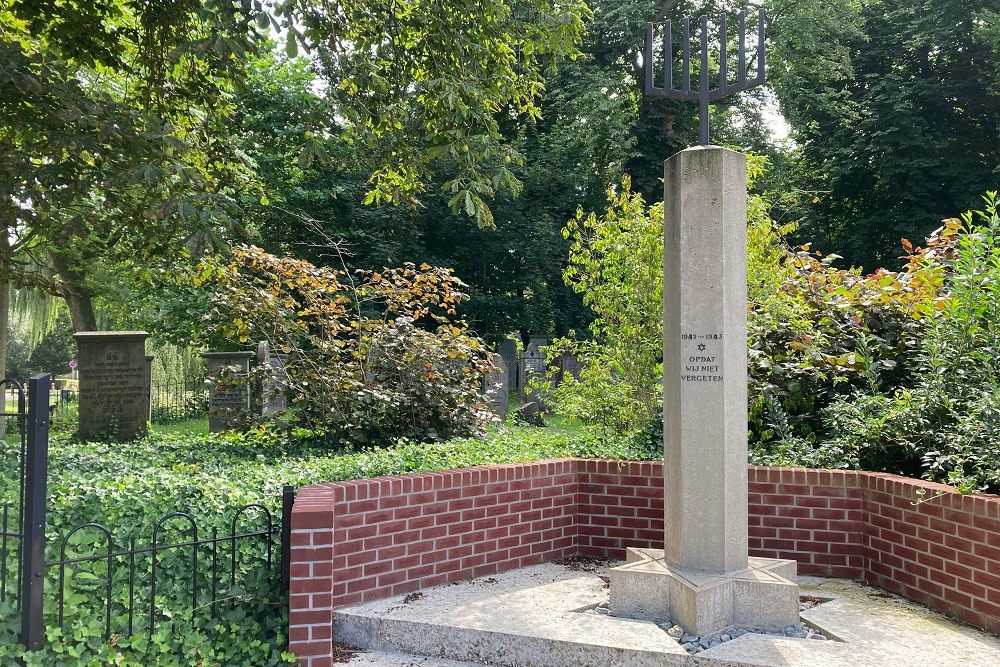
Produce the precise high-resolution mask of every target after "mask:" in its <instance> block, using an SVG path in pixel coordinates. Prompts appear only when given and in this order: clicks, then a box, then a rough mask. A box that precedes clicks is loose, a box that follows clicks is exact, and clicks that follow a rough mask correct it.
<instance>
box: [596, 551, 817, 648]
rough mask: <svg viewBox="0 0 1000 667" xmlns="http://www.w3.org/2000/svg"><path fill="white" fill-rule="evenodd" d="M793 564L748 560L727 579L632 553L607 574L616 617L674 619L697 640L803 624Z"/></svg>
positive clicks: (652, 554) (655, 554)
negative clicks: (729, 631) (737, 630)
mask: <svg viewBox="0 0 1000 667" xmlns="http://www.w3.org/2000/svg"><path fill="white" fill-rule="evenodd" d="M795 567H796V563H795V561H794V560H779V559H774V558H749V559H748V563H747V567H746V569H743V570H738V571H736V572H731V573H728V574H724V575H718V574H707V573H703V572H694V571H684V570H678V569H673V568H671V567H670V566H669V565H667V563H666V560H665V559H664V555H663V551H662V550H659V549H635V548H631V549H629V550H628V552H627V553H626V563H625V565H621V566H619V567H616V568H612V569H611V570H609V571H608V577H609V578H610V593H611V597H610V608H611V613H612V615H614V616H619V617H623V618H642V619H650V620H658V619H670V620H671V621H673V622H674V623H676V624H677V625H679V626H681V627H682V628H684V629H685V630H686V631H687V632H690V633H691V634H693V635H710V634H713V633H716V632H721V631H723V630H726V629H729V628H733V627H759V628H770V629H777V628H785V627H788V626H790V625H795V624H797V623H798V622H799V586H798V584H796V583H795Z"/></svg>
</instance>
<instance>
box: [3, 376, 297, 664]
mask: <svg viewBox="0 0 1000 667" xmlns="http://www.w3.org/2000/svg"><path fill="white" fill-rule="evenodd" d="M49 385H50V378H49V376H48V375H39V376H36V377H34V378H32V379H31V380H30V381H29V383H28V388H27V390H25V388H24V387H23V386H22V385H21V384H20V383H18V382H17V381H14V380H4V381H3V383H2V385H0V386H10V387H12V388H14V389H15V393H16V394H17V400H16V401H15V402H16V407H17V411H16V412H13V411H12V412H6V411H5V412H4V413H3V414H2V416H3V417H4V418H7V417H13V418H14V419H15V422H16V423H17V425H18V433H19V437H20V441H19V445H18V446H14V447H12V448H8V449H5V450H4V451H5V452H8V453H12V454H13V456H15V457H17V459H18V460H17V462H16V463H15V464H14V466H13V467H7V468H5V469H6V470H17V472H18V480H19V482H18V486H17V493H18V497H17V499H16V501H8V502H7V503H4V504H3V505H2V507H0V527H2V533H0V602H5V601H7V600H8V599H12V601H13V603H14V604H13V607H14V610H15V612H16V613H18V614H19V615H20V625H21V635H20V636H21V641H22V643H23V644H24V645H25V646H26V647H27V648H29V649H31V650H37V649H39V648H41V647H42V646H43V644H44V637H45V628H46V626H53V625H55V626H58V627H64V626H65V625H66V623H67V609H69V608H72V609H73V610H74V612H79V611H80V610H84V611H85V613H87V614H88V615H90V614H99V615H100V616H99V617H101V618H103V630H104V637H105V638H106V639H110V638H112V637H114V636H129V635H132V634H136V633H139V632H145V633H148V634H150V635H152V634H153V632H154V631H155V630H156V627H157V624H158V623H160V622H162V621H163V620H164V619H168V618H174V617H176V616H178V615H180V614H187V615H190V617H192V618H203V619H208V620H210V619H216V618H218V617H219V614H220V613H222V612H223V611H224V610H226V609H230V608H232V607H233V606H235V605H241V604H253V603H266V604H270V603H274V602H276V601H275V600H273V599H268V598H273V597H274V596H273V591H274V590H275V586H277V590H278V591H279V592H280V596H283V595H285V594H286V593H287V592H288V582H289V573H288V564H289V555H290V551H289V549H290V539H291V520H290V519H291V510H292V503H293V501H294V498H295V491H294V489H293V487H290V486H286V487H284V490H283V493H282V503H281V507H282V510H281V517H280V519H278V518H277V517H275V516H273V514H272V512H271V511H270V510H269V509H268V508H267V507H266V506H265V505H263V504H260V503H253V504H249V505H244V506H242V507H238V508H236V509H234V510H233V511H232V513H231V515H230V516H229V517H228V521H227V523H226V525H225V528H224V530H222V531H221V533H220V528H219V527H213V528H212V529H211V530H205V529H204V527H203V526H204V521H202V522H201V525H199V523H200V521H199V519H198V518H196V517H195V515H194V514H192V513H190V512H186V511H175V512H169V513H167V514H165V515H163V516H162V517H160V519H159V520H158V521H156V523H155V524H153V526H152V528H151V529H150V530H149V531H147V533H146V534H145V535H144V536H143V535H140V536H137V535H135V534H134V533H133V534H131V535H130V536H125V537H122V536H116V530H115V527H114V526H108V525H106V524H104V523H101V522H98V521H91V522H86V523H82V524H80V525H77V526H74V527H73V528H71V529H69V530H67V531H65V533H64V534H63V535H62V536H61V538H59V539H57V540H54V541H51V542H48V543H47V542H46V535H45V524H46V516H45V509H46V508H45V500H46V487H47V482H48V471H47V468H48V426H49V419H50V407H49V402H48V401H47V400H46V399H47V398H48V393H49ZM7 464H8V463H7V462H5V465H7ZM47 548H48V554H47V553H46V550H47ZM11 556H14V558H13V559H12V558H11ZM11 560H13V563H11ZM269 594H270V595H269ZM280 596H279V597H280ZM46 600H49V602H50V604H49V605H48V606H46V604H45V602H46ZM52 602H54V604H52ZM46 609H48V616H46Z"/></svg>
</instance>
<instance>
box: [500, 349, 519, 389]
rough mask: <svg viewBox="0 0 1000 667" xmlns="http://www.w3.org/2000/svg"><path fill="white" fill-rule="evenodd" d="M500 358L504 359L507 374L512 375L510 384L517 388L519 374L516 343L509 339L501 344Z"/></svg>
mask: <svg viewBox="0 0 1000 667" xmlns="http://www.w3.org/2000/svg"><path fill="white" fill-rule="evenodd" d="M499 352H500V356H502V357H503V362H504V363H505V364H506V365H507V373H508V374H509V375H510V378H509V381H508V384H513V385H514V387H513V388H515V389H516V388H517V387H518V384H517V380H518V377H517V376H518V372H517V345H515V344H514V341H512V340H510V339H509V338H507V339H504V341H503V342H502V343H500V349H499Z"/></svg>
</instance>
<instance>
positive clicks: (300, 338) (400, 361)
mask: <svg viewBox="0 0 1000 667" xmlns="http://www.w3.org/2000/svg"><path fill="white" fill-rule="evenodd" d="M197 284H198V286H199V287H201V288H202V289H211V290H213V296H212V300H211V301H212V309H211V311H210V312H209V313H208V315H207V316H206V320H207V324H208V327H207V330H206V335H205V339H206V340H212V339H213V338H214V339H216V340H218V339H221V340H223V341H225V343H226V344H228V345H231V346H239V345H245V344H247V343H248V342H250V341H253V340H267V341H269V343H270V345H271V349H272V350H275V351H278V352H280V353H282V354H284V355H286V357H285V364H284V366H285V371H284V372H283V373H281V374H280V375H279V374H276V373H275V372H274V370H273V369H270V367H268V366H262V367H260V368H258V369H257V370H255V371H254V374H255V375H254V376H251V378H250V379H249V381H250V382H259V381H261V380H262V379H265V378H262V377H261V376H262V375H263V374H267V373H270V374H271V377H268V378H266V380H267V381H269V382H271V383H273V384H275V385H276V386H278V387H280V388H281V389H283V390H284V391H285V392H286V393H287V394H288V395H289V396H290V397H291V406H292V407H291V410H290V411H289V414H288V415H286V419H287V420H288V421H289V422H290V423H292V424H295V425H298V426H304V427H308V428H312V429H323V430H324V431H325V432H326V433H327V434H328V436H329V438H330V439H331V440H332V441H334V442H336V443H339V444H341V445H345V444H349V443H368V442H373V443H377V442H390V441H392V440H394V439H396V438H400V437H406V438H413V439H418V440H444V439H447V438H450V437H455V436H466V435H482V433H483V429H484V427H485V425H486V424H487V423H488V422H489V421H490V420H491V419H492V416H491V413H490V411H489V406H488V404H487V403H485V402H484V400H483V397H482V394H481V384H482V378H483V376H484V375H485V374H486V373H487V372H488V371H489V370H490V369H491V364H492V361H491V359H490V356H489V354H488V353H487V350H486V348H485V345H484V344H483V342H482V341H481V340H480V339H478V338H477V337H475V336H474V335H472V334H471V333H470V332H469V330H468V328H467V326H466V324H465V322H464V321H463V320H462V319H460V318H459V317H458V316H457V314H456V308H457V307H458V305H459V303H460V302H461V301H462V300H463V299H464V298H465V295H464V293H463V292H462V291H461V290H462V288H463V284H462V283H461V281H459V280H458V279H457V278H456V277H455V276H454V275H453V274H452V273H451V271H450V270H447V269H440V268H433V267H430V266H427V265H422V266H420V267H419V268H418V267H416V266H414V265H412V264H407V265H404V266H403V267H401V268H397V269H385V270H383V271H380V272H375V271H357V272H354V273H348V272H347V271H346V270H333V269H328V268H320V267H316V266H313V265H312V264H310V263H309V262H306V261H303V260H297V259H291V258H281V257H276V256H274V255H270V254H268V253H266V252H264V251H263V250H260V249H259V248H255V247H242V248H239V249H237V250H236V251H235V253H234V254H233V257H232V260H231V261H229V262H228V263H225V264H219V263H217V260H215V261H211V262H205V263H204V264H203V266H202V267H201V269H200V270H199V272H198V280H197Z"/></svg>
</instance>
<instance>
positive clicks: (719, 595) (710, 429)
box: [611, 146, 799, 635]
mask: <svg viewBox="0 0 1000 667" xmlns="http://www.w3.org/2000/svg"><path fill="white" fill-rule="evenodd" d="M663 180H664V196H665V206H664V216H665V223H664V253H663V264H664V281H663V284H664V315H663V317H664V332H663V358H664V369H663V376H664V377H663V393H664V400H663V405H664V409H663V412H664V417H663V424H664V427H663V438H664V450H665V457H664V459H665V460H664V484H665V494H664V500H665V505H666V506H665V524H664V525H665V535H664V543H665V546H666V548H665V550H664V551H659V550H653V549H634V548H633V549H629V550H628V554H627V563H626V565H624V566H621V567H619V568H615V569H614V570H612V573H611V610H612V613H613V614H615V615H618V616H626V617H654V618H655V617H663V618H670V619H671V620H672V621H673V622H674V623H677V624H678V625H680V626H681V627H683V628H684V629H685V630H686V631H687V632H689V633H692V634H695V635H706V634H711V633H714V632H719V631H722V630H725V629H726V628H730V627H734V626H736V627H739V626H751V627H768V628H782V627H786V626H789V625H793V624H797V623H798V622H799V589H798V586H797V585H796V584H795V583H794V582H795V575H796V564H795V561H793V560H774V559H766V558H749V556H748V547H747V276H746V224H747V219H746V194H747V193H746V158H745V156H744V155H743V154H741V153H735V152H733V151H730V150H727V149H724V148H719V147H715V146H708V147H699V148H691V149H688V150H684V151H681V152H680V153H678V154H676V155H674V156H673V157H671V158H670V159H669V160H667V161H666V163H665V168H664V179H663Z"/></svg>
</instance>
